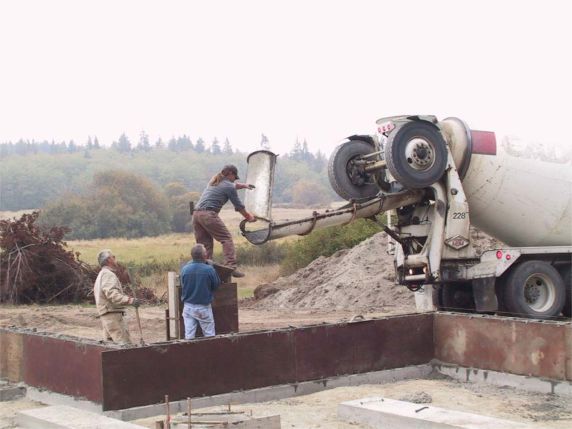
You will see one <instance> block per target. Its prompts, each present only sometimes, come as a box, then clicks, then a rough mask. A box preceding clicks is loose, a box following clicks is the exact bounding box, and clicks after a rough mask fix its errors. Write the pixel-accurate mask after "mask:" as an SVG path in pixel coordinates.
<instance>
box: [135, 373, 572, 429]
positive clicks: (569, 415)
mask: <svg viewBox="0 0 572 429" xmlns="http://www.w3.org/2000/svg"><path fill="white" fill-rule="evenodd" d="M377 396H382V397H387V398H391V399H397V400H403V401H409V402H414V403H419V404H423V405H427V404H430V405H432V406H436V407H441V408H446V409H450V410H457V411H464V412H469V413H475V414H481V415H486V416H490V417H496V418H501V419H505V420H512V421H516V422H521V423H527V424H530V425H531V426H532V427H539V428H541V427H545V428H562V429H564V428H570V427H571V425H572V401H570V400H569V398H568V399H565V398H562V397H557V396H554V395H544V394H536V393H529V392H526V391H522V390H516V389H512V388H500V387H494V386H488V385H480V384H472V383H460V382H457V381H454V380H450V379H447V378H442V377H438V378H437V379H423V380H406V381H400V382H395V383H388V384H383V385H362V386H357V387H339V388H336V389H332V390H326V391H322V392H318V393H314V394H311V395H305V396H298V397H293V398H288V399H282V400H279V401H271V402H265V403H260V404H243V405H232V407H231V409H232V411H234V412H239V411H241V412H245V413H246V414H249V413H250V412H252V415H253V416H260V417H262V416H268V415H276V414H279V415H280V419H281V424H282V427H283V428H304V429H317V428H321V429H324V428H337V429H361V428H363V429H366V428H367V426H362V425H358V424H355V423H354V424H352V423H346V422H344V421H342V420H340V419H338V417H337V406H338V404H340V403H342V402H345V401H351V400H354V399H360V398H365V397H377ZM423 405H420V407H421V406H423ZM226 410H227V407H226V406H225V407H212V408H205V409H200V410H199V412H205V411H219V412H220V411H226ZM179 416H181V415H179ZM161 418H163V416H159V417H154V418H149V419H142V420H138V421H135V422H133V423H137V424H140V425H142V426H145V427H148V428H153V427H154V422H155V421H157V420H160V419H161Z"/></svg>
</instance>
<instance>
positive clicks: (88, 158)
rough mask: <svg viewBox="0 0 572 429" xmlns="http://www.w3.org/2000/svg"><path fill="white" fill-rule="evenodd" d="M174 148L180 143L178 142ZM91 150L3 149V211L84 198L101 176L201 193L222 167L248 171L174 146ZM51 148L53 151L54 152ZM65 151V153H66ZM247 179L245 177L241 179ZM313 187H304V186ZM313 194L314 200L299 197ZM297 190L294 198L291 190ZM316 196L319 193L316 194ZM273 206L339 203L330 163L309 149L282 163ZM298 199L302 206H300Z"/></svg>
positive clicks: (220, 157)
mask: <svg viewBox="0 0 572 429" xmlns="http://www.w3.org/2000/svg"><path fill="white" fill-rule="evenodd" d="M175 142H176V140H175ZM120 143H121V139H120V142H118V143H117V144H115V146H114V147H112V148H100V147H94V146H93V145H92V146H91V148H88V147H87V146H77V145H73V146H72V148H71V150H70V148H69V147H67V146H66V145H65V144H64V146H63V147H62V146H61V145H55V146H53V147H52V146H50V144H47V143H45V144H42V143H28V144H26V143H22V144H20V145H19V146H18V144H12V143H8V144H6V143H4V144H0V154H1V158H0V210H2V211H15V210H26V209H35V208H41V207H43V206H44V205H45V204H47V203H49V202H50V201H53V200H54V199H57V198H58V197H60V196H61V195H64V194H66V193H75V194H81V193H82V192H83V190H84V189H85V187H86V186H87V185H88V184H89V183H90V182H91V181H92V179H93V176H94V174H95V173H97V172H102V171H106V170H119V169H121V170H126V171H129V172H132V173H136V174H139V175H141V176H144V177H146V178H148V179H150V180H151V181H153V182H154V183H155V184H157V185H158V186H159V187H160V188H162V189H164V187H165V186H166V185H168V184H169V183H173V182H180V183H182V184H184V185H185V186H186V187H187V189H188V190H189V191H195V192H201V191H202V190H203V189H204V187H205V185H206V183H207V182H208V180H209V179H210V178H211V177H212V176H213V175H214V174H215V173H217V172H218V171H220V169H221V168H222V166H223V165H224V164H228V163H233V164H236V165H237V166H238V168H239V170H240V171H243V172H245V171H246V157H247V154H246V153H240V152H234V151H232V149H230V150H229V148H228V147H227V148H226V149H227V150H226V153H225V152H224V151H221V150H220V149H216V148H215V150H214V152H215V153H213V152H211V150H213V149H212V148H209V149H205V148H204V147H202V148H200V147H199V149H200V151H197V148H196V147H195V146H188V145H187V146H186V147H185V146H183V147H178V146H176V145H175V144H173V145H171V146H170V144H171V142H169V144H168V145H164V146H159V147H156V146H153V147H148V146H144V147H138V148H135V149H131V148H130V147H123V148H122V147H121V146H119V144H120ZM50 147H52V149H53V150H50ZM64 149H65V150H64ZM243 177H244V176H243ZM297 184H298V186H296V185H297ZM306 184H307V185H310V186H302V185H306ZM306 188H308V189H310V188H312V190H313V194H312V195H311V196H309V197H308V195H300V193H302V194H303V193H304V190H305V189H306ZM293 189H295V192H292V190H293ZM316 190H318V191H319V192H318V193H316ZM273 198H274V202H275V203H300V201H304V204H308V201H313V199H315V198H319V199H321V200H322V201H316V204H321V203H323V202H324V201H333V200H336V199H338V198H337V197H336V195H335V194H334V193H333V192H332V190H331V188H330V185H329V183H328V178H327V161H326V159H325V157H324V155H322V154H321V153H319V152H318V153H317V154H316V155H314V154H312V153H310V152H309V151H308V149H307V146H306V145H304V147H301V146H300V147H295V148H294V150H293V151H292V152H291V153H289V154H287V155H283V156H280V157H279V160H278V164H277V168H276V179H275V189H274V197H273ZM296 199H299V200H300V201H296Z"/></svg>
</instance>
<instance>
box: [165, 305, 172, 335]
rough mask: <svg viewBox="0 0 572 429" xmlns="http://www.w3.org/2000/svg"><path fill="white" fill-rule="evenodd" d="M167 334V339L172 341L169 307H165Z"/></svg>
mask: <svg viewBox="0 0 572 429" xmlns="http://www.w3.org/2000/svg"><path fill="white" fill-rule="evenodd" d="M165 336H166V338H167V341H171V320H170V318H169V309H168V308H166V309H165Z"/></svg>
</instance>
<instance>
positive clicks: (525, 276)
mask: <svg viewBox="0 0 572 429" xmlns="http://www.w3.org/2000/svg"><path fill="white" fill-rule="evenodd" d="M566 289H568V292H567V291H566ZM569 289H570V285H567V287H566V286H565V284H564V279H563V278H562V276H561V275H560V273H559V272H558V271H557V270H556V268H554V267H553V266H552V265H550V264H549V263H548V262H545V261H525V262H522V263H520V264H518V265H517V266H515V267H513V268H512V270H511V271H510V273H509V274H508V276H507V277H506V280H505V281H504V285H503V288H502V290H503V298H504V300H503V301H504V305H505V306H506V309H507V310H508V312H509V313H510V314H511V315H513V316H517V317H528V318H533V319H552V318H555V317H558V316H559V315H560V313H561V312H562V310H563V308H564V306H565V303H566V295H567V294H568V296H570V291H569Z"/></svg>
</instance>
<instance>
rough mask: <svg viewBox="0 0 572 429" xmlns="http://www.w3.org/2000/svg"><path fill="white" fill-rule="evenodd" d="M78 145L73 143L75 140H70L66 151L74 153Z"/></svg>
mask: <svg viewBox="0 0 572 429" xmlns="http://www.w3.org/2000/svg"><path fill="white" fill-rule="evenodd" d="M77 150H78V147H77V145H76V144H75V142H74V141H73V140H70V142H69V143H68V152H69V153H75V152H77Z"/></svg>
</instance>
